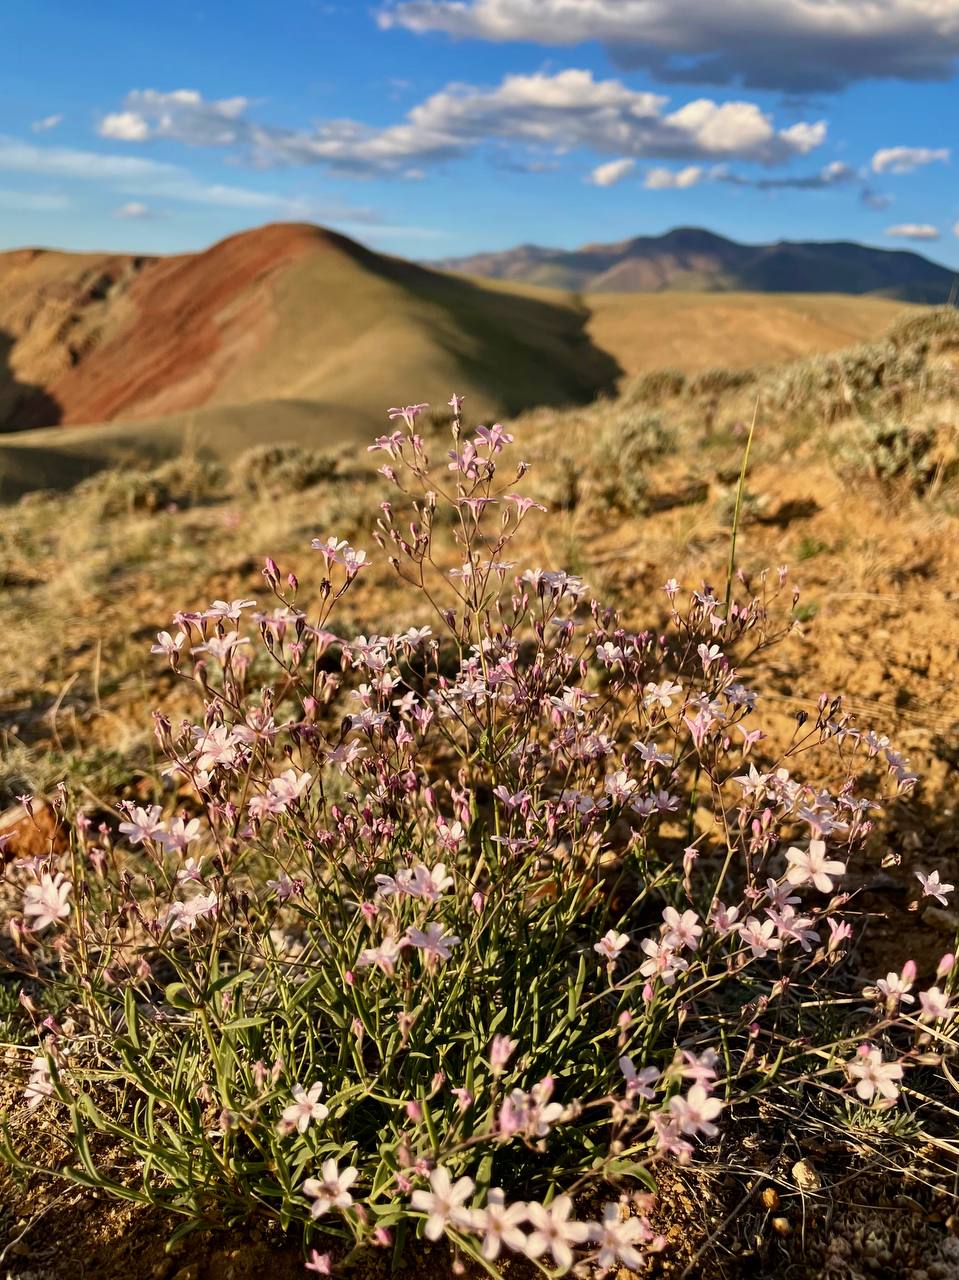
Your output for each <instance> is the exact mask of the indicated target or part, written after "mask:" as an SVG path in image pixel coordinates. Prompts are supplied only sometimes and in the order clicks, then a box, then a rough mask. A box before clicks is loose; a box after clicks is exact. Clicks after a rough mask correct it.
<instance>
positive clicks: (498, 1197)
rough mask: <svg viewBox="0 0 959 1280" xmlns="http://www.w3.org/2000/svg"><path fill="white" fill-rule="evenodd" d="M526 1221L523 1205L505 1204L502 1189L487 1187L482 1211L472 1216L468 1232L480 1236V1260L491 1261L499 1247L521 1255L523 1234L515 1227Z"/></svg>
mask: <svg viewBox="0 0 959 1280" xmlns="http://www.w3.org/2000/svg"><path fill="white" fill-rule="evenodd" d="M525 1221H526V1205H525V1204H524V1202H523V1201H522V1200H517V1201H516V1202H515V1203H514V1204H507V1203H506V1199H505V1197H504V1195H503V1192H502V1190H501V1189H500V1188H499V1187H491V1188H490V1191H489V1194H488V1195H487V1197H486V1208H485V1209H478V1210H477V1211H476V1212H475V1213H474V1214H473V1221H472V1229H473V1230H474V1231H476V1232H477V1233H478V1234H479V1235H481V1236H482V1237H483V1257H484V1258H487V1259H488V1260H489V1261H490V1262H493V1261H494V1260H495V1259H496V1258H498V1257H499V1253H500V1248H501V1247H502V1246H503V1245H504V1244H505V1245H506V1247H507V1249H512V1250H514V1252H517V1253H522V1251H523V1250H524V1249H525V1248H526V1235H525V1233H524V1232H522V1231H520V1229H519V1224H520V1223H521V1222H525Z"/></svg>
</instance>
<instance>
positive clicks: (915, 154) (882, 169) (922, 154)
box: [872, 147, 949, 173]
mask: <svg viewBox="0 0 959 1280" xmlns="http://www.w3.org/2000/svg"><path fill="white" fill-rule="evenodd" d="M948 160H949V149H948V147H935V148H934V147H883V148H882V149H881V150H879V151H877V152H876V154H875V155H874V156H873V158H872V171H873V173H912V172H913V170H914V169H919V168H921V167H922V166H923V165H926V164H935V163H936V162H937V161H939V162H941V163H943V164H945V163H947V162H948Z"/></svg>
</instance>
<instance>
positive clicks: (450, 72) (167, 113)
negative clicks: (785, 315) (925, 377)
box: [0, 0, 959, 267]
mask: <svg viewBox="0 0 959 1280" xmlns="http://www.w3.org/2000/svg"><path fill="white" fill-rule="evenodd" d="M957 73H959V0H872V3H870V4H866V3H865V2H864V0H828V3H827V2H826V0H721V3H717V0H382V2H380V3H377V0H369V2H367V0H339V2H338V3H336V2H330V3H324V2H322V0H273V2H272V3H267V2H266V0H244V2H243V3H241V4H238V3H236V0H230V2H229V3H227V2H226V0H202V2H201V3H195V2H193V3H189V2H187V0H165V3H164V4H162V5H141V6H136V7H135V8H134V7H133V6H131V5H130V4H129V3H127V0H97V3H96V4H77V3H76V0H29V2H28V3H25V4H20V5H5V6H4V7H3V12H2V14H0V85H2V102H3V107H2V114H0V248H10V247H15V246H20V245H26V244H44V245H56V246H60V247H64V248H71V249H118V250H121V249H122V250H131V251H137V252H174V251H181V250H188V249H197V248H201V247H203V246H205V245H207V244H209V243H211V242H212V241H214V240H216V239H218V238H220V237H222V236H224V235H227V234H230V233H232V232H234V231H237V230H240V229H242V228H244V227H250V226H254V225H256V224H258V223H262V222H266V221H272V220H277V219H296V220H310V221H316V222H322V223H324V224H326V225H330V226H333V227H336V228H338V229H340V230H343V231H345V232H346V233H347V234H350V235H353V236H355V237H357V238H358V239H361V240H363V241H365V242H367V243H370V244H373V245H375V246H376V247H378V248H382V249H385V250H388V251H390V252H394V253H399V254H404V255H406V256H410V257H419V258H431V257H447V256H452V255H457V254H464V253H469V252H473V251H476V250H480V249H500V248H507V247H510V246H512V245H515V244H518V243H522V242H534V243H539V244H549V245H560V246H567V247H572V246H575V245H578V244H582V243H585V242H589V241H607V240H618V239H623V238H625V237H628V236H633V235H639V234H655V233H658V232H661V231H664V230H667V229H668V228H669V227H671V226H676V225H699V226H706V227H710V228H712V229H714V230H716V231H719V232H721V233H723V234H726V235H729V236H732V237H734V238H737V239H741V240H746V241H764V240H775V239H779V238H785V239H855V240H861V241H864V242H866V243H870V244H877V245H884V246H886V247H890V248H893V247H898V248H913V249H916V250H918V251H919V252H924V253H926V254H928V255H929V256H931V257H933V258H936V259H938V260H940V261H943V262H946V263H949V264H951V265H955V266H957V267H959V188H957V185H956V181H955V168H954V166H955V163H956V159H957V156H956V155H955V154H953V152H954V151H955V150H956V146H957V144H956V120H957V117H959V110H957V109H959V74H957Z"/></svg>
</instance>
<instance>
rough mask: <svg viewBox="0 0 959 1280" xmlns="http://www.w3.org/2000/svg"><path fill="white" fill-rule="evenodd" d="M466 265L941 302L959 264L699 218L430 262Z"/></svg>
mask: <svg viewBox="0 0 959 1280" xmlns="http://www.w3.org/2000/svg"><path fill="white" fill-rule="evenodd" d="M432 265H434V266H436V267H440V268H442V269H443V270H448V271H459V272H463V273H464V274H466V275H475V276H488V277H491V278H493V279H498V280H511V281H515V282H517V283H523V284H538V285H546V286H548V287H551V288H556V289H572V290H575V291H580V292H584V293H588V292H612V293H626V292H634V291H643V292H653V293H655V292H660V291H662V290H673V289H679V290H693V291H704V290H709V291H723V292H725V291H732V290H739V291H755V292H759V293H827V292H828V293H849V294H875V295H877V296H881V297H888V298H898V299H899V300H900V301H905V302H923V303H933V304H935V303H941V302H945V301H946V300H947V299H948V297H949V295H950V291H951V290H952V289H953V287H954V284H955V280H956V272H954V271H951V270H949V269H948V268H947V267H943V266H940V265H939V264H938V263H935V262H931V261H930V260H929V259H928V258H924V257H922V256H921V255H920V254H918V253H911V252H909V251H907V250H891V249H872V248H869V247H867V246H866V245H861V244H853V243H849V242H846V241H837V242H835V243H825V242H824V243H819V242H792V241H788V240H781V241H779V242H778V243H776V244H760V245H748V244H739V243H737V242H736V241H734V240H727V239H726V238H725V237H723V236H718V235H715V234H714V233H713V232H711V231H704V230H702V229H700V228H696V227H678V228H676V229H675V230H673V231H668V232H667V233H666V234H665V235H662V236H638V237H636V238H635V239H632V240H623V241H621V242H620V243H618V244H588V245H584V246H583V247H582V248H581V249H575V250H564V249H545V248H541V247H540V246H538V245H521V246H520V247H519V248H517V249H510V250H506V251H505V252H503V253H482V254H475V255H473V256H471V257H467V258H450V259H446V260H444V261H441V262H436V263H434V264H432Z"/></svg>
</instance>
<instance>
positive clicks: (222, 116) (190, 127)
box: [101, 68, 826, 176]
mask: <svg viewBox="0 0 959 1280" xmlns="http://www.w3.org/2000/svg"><path fill="white" fill-rule="evenodd" d="M248 105H249V104H248V102H247V100H246V99H245V98H239V97H238V98H229V99H223V100H221V101H219V102H206V101H204V100H203V98H202V97H201V96H200V95H199V94H198V93H197V92H196V91H194V90H184V89H180V90H177V91H175V92H174V93H159V92H157V91H155V90H135V91H134V92H132V93H130V94H128V95H127V98H126V99H125V101H124V103H123V109H122V111H120V112H118V113H116V114H115V115H113V116H107V117H106V119H105V120H104V122H103V125H102V126H101V129H103V128H106V127H107V122H108V121H114V122H115V121H123V123H122V124H121V125H119V126H114V125H110V126H109V127H110V128H114V127H119V128H120V129H121V130H122V131H127V132H128V133H129V134H130V136H131V140H145V139H146V138H152V137H163V138H172V139H177V140H179V141H181V142H183V143H186V144H189V145H192V146H219V147H224V148H228V149H231V150H235V151H238V152H240V153H241V154H243V155H245V156H246V157H247V159H248V160H249V161H250V162H252V163H253V164H255V165H257V166H259V167H264V168H266V167H272V166H280V165H306V164H319V165H325V166H327V167H328V168H329V169H331V170H333V171H335V172H338V173H344V174H353V175H357V176H364V175H369V174H384V173H392V174H397V175H401V176H402V175H408V174H410V173H411V172H419V171H421V170H422V169H423V168H424V167H425V166H428V165H430V164H437V163H440V162H442V161H447V160H451V159H454V158H457V157H460V156H464V155H469V154H471V153H473V152H476V151H477V150H480V149H482V148H483V147H484V146H485V145H487V144H489V143H495V144H497V146H500V147H502V146H504V145H506V146H511V147H513V148H514V149H519V150H520V151H522V152H524V153H526V154H528V153H529V152H534V153H535V154H538V155H541V154H542V153H543V151H544V150H546V151H548V150H550V149H552V150H554V151H562V152H567V151H570V150H572V149H576V148H583V149H586V150H592V151H594V152H596V153H598V155H600V156H602V155H607V156H612V157H616V158H617V159H623V160H625V159H640V158H647V157H648V158H658V159H675V160H699V159H721V158H729V159H733V158H738V159H745V160H751V161H755V162H758V163H761V164H777V163H781V162H784V161H786V160H788V159H790V158H791V157H793V156H796V155H805V154H806V153H807V152H809V151H810V150H811V149H812V148H814V147H816V146H818V145H820V143H821V142H822V141H823V140H824V138H825V136H826V124H825V122H824V121H817V122H804V123H800V124H794V125H790V126H789V127H787V128H783V129H777V127H776V124H775V122H774V120H773V118H772V116H771V115H770V114H769V113H768V112H766V111H763V110H762V108H761V107H759V106H758V105H757V104H756V103H754V102H747V101H741V102H722V103H720V102H715V101H713V100H712V99H711V98H698V99H696V100H694V101H692V102H687V103H685V104H684V105H681V106H679V107H676V108H675V109H672V110H670V109H669V107H670V101H669V99H668V98H667V97H664V96H663V95H662V94H657V93H650V92H647V91H644V90H637V89H632V88H630V87H629V86H628V85H626V84H624V83H623V82H622V81H620V80H617V79H607V80H600V79H596V78H595V77H594V76H593V73H592V72H591V71H585V70H577V69H575V68H571V69H568V70H565V71H560V72H557V73H555V74H552V75H550V74H546V73H537V74H532V75H509V76H506V77H505V78H504V79H503V80H502V82H501V83H500V84H499V85H497V86H495V87H493V88H487V89H483V88H476V87H472V86H470V85H464V84H454V85H449V86H447V87H446V88H445V89H442V90H440V91H439V92H437V93H434V94H432V95H431V96H430V97H428V98H426V99H424V100H423V101H422V102H420V103H418V104H416V105H415V106H414V107H413V108H412V109H411V110H410V111H409V112H408V113H407V114H406V116H405V117H404V118H403V119H402V120H400V121H399V122H398V123H395V124H388V125H385V126H379V127H378V126H373V125H368V124H365V123H363V122H362V121H358V120H343V119H333V120H327V121H321V122H319V123H318V124H316V125H315V126H314V127H313V128H312V129H287V128H282V127H279V126H275V125H269V124H261V123H259V122H257V121H255V120H252V119H250V118H249V116H248V114H247V107H248ZM133 134H136V135H138V138H133V137H132V135H133ZM111 136H115V135H111Z"/></svg>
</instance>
